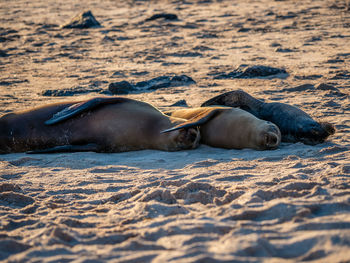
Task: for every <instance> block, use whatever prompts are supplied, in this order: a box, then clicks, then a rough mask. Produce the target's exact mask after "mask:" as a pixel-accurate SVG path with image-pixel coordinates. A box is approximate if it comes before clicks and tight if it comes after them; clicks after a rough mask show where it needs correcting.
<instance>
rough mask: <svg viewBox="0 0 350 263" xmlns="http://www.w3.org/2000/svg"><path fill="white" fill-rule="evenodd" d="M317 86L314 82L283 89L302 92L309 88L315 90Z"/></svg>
mask: <svg viewBox="0 0 350 263" xmlns="http://www.w3.org/2000/svg"><path fill="white" fill-rule="evenodd" d="M314 89H315V86H314V85H312V84H303V85H299V86H296V87H294V88H286V89H283V90H282V91H287V92H300V91H307V90H314Z"/></svg>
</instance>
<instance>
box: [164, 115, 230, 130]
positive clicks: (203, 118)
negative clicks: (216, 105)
mask: <svg viewBox="0 0 350 263" xmlns="http://www.w3.org/2000/svg"><path fill="white" fill-rule="evenodd" d="M224 110H227V109H210V110H208V111H204V112H200V113H199V114H198V115H196V116H194V117H192V118H191V119H189V120H188V121H186V122H184V123H181V124H179V125H177V126H175V127H172V128H170V129H167V130H163V131H161V132H160V133H166V132H171V131H176V130H180V129H189V128H193V127H198V126H201V125H203V124H205V123H207V122H208V121H210V120H211V119H213V118H215V117H216V116H217V115H218V114H219V113H221V112H223V111H224Z"/></svg>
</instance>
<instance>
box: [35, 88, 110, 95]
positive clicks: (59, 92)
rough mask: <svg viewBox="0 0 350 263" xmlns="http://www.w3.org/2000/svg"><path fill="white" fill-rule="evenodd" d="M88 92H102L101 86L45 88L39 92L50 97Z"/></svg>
mask: <svg viewBox="0 0 350 263" xmlns="http://www.w3.org/2000/svg"><path fill="white" fill-rule="evenodd" d="M90 92H103V90H102V89H101V88H97V89H87V88H84V87H75V88H70V89H61V90H56V89H53V90H45V91H43V92H42V93H41V95H42V96H52V97H61V96H73V95H76V94H84V93H90Z"/></svg>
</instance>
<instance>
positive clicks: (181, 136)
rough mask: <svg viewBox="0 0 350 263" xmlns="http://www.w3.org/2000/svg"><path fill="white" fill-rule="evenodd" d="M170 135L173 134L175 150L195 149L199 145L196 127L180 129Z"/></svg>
mask: <svg viewBox="0 0 350 263" xmlns="http://www.w3.org/2000/svg"><path fill="white" fill-rule="evenodd" d="M171 133H173V134H174V135H173V136H174V143H175V145H174V148H175V149H177V150H185V149H195V148H197V147H198V145H199V141H200V138H201V137H200V132H199V128H197V127H191V128H182V129H179V130H176V131H172V132H171ZM170 151H171V149H170Z"/></svg>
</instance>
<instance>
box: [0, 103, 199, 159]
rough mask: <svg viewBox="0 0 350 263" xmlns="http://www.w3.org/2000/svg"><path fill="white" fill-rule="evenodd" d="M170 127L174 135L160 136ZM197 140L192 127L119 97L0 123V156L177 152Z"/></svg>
mask: <svg viewBox="0 0 350 263" xmlns="http://www.w3.org/2000/svg"><path fill="white" fill-rule="evenodd" d="M50 118H51V119H50ZM173 126H177V127H179V128H180V129H177V130H176V131H173V132H167V133H161V131H163V130H166V129H169V128H171V127H173ZM182 126H185V127H182ZM199 138H200V134H199V131H198V128H197V123H194V122H191V121H186V120H183V119H179V118H175V117H169V116H166V115H164V114H163V113H161V112H160V111H159V110H158V109H156V108H155V107H153V106H152V105H150V104H148V103H145V102H141V101H137V100H132V99H127V98H119V97H100V98H94V99H90V100H87V101H81V102H65V103H56V104H51V105H47V106H43V107H40V108H36V109H32V110H28V111H23V112H19V113H11V114H7V115H5V116H3V117H1V118H0V153H11V152H24V151H32V152H31V153H52V152H76V151H95V152H124V151H132V150H142V149H157V150H163V151H177V150H182V149H191V148H195V147H197V145H198V143H199Z"/></svg>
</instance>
